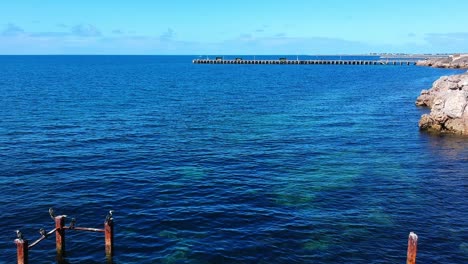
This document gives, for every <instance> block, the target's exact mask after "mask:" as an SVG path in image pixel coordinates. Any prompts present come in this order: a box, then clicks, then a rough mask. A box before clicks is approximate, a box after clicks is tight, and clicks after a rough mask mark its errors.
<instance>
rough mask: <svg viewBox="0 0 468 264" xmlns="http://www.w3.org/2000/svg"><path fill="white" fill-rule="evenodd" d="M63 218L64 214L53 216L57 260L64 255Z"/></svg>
mask: <svg viewBox="0 0 468 264" xmlns="http://www.w3.org/2000/svg"><path fill="white" fill-rule="evenodd" d="M65 218H66V216H64V215H59V216H56V217H54V220H55V228H56V231H55V243H56V247H57V260H59V261H61V260H63V259H64V257H65V228H63V227H64V226H65Z"/></svg>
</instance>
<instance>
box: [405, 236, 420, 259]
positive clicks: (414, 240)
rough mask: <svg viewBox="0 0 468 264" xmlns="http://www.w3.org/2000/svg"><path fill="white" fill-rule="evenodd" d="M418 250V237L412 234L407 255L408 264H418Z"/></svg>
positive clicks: (409, 238) (409, 237)
mask: <svg viewBox="0 0 468 264" xmlns="http://www.w3.org/2000/svg"><path fill="white" fill-rule="evenodd" d="M417 248H418V235H416V234H415V233H413V232H410V234H409V236H408V252H407V254H406V264H416V251H417Z"/></svg>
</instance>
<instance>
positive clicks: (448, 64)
mask: <svg viewBox="0 0 468 264" xmlns="http://www.w3.org/2000/svg"><path fill="white" fill-rule="evenodd" d="M416 65H418V66H430V67H434V68H453V69H468V54H456V55H450V56H448V57H445V58H433V59H427V60H421V61H418V62H416Z"/></svg>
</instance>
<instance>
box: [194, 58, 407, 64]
mask: <svg viewBox="0 0 468 264" xmlns="http://www.w3.org/2000/svg"><path fill="white" fill-rule="evenodd" d="M192 63H194V64H265V65H267V64H278V65H282V64H284V65H318V64H322V65H401V66H403V65H406V66H409V65H416V61H415V60H287V59H278V60H244V59H240V58H237V59H233V60H225V59H219V58H218V59H194V60H193V61H192Z"/></svg>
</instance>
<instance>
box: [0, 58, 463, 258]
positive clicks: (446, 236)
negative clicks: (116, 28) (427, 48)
mask: <svg viewBox="0 0 468 264" xmlns="http://www.w3.org/2000/svg"><path fill="white" fill-rule="evenodd" d="M198 57H199V56H0V201H1V202H0V214H1V217H0V226H1V228H0V230H1V232H0V263H15V261H16V255H15V254H16V246H15V244H14V243H13V241H14V239H15V230H17V229H19V230H21V231H22V233H23V234H24V236H25V238H26V239H28V240H29V241H30V242H31V241H34V240H35V239H37V238H39V237H40V235H39V232H38V230H39V229H40V228H44V229H47V230H51V229H52V228H53V227H54V222H53V220H52V219H51V218H50V216H49V214H48V209H49V208H50V207H53V208H54V209H55V211H56V212H57V214H65V215H68V218H69V219H70V218H72V217H73V218H76V222H77V226H84V227H95V228H102V227H103V222H104V219H105V217H106V214H107V212H108V211H109V210H114V219H115V257H114V263H197V264H202V263H404V262H405V260H406V249H407V239H408V234H409V232H411V231H413V232H415V233H416V234H418V236H419V243H418V256H417V261H418V263H467V262H468V221H467V219H468V202H467V201H468V192H467V185H468V173H467V172H468V140H467V139H466V138H462V137H457V136H436V135H430V134H427V133H422V132H420V131H419V130H418V126H417V123H418V120H419V118H420V116H421V115H422V114H423V113H426V112H428V110H427V109H422V108H418V107H416V106H415V105H414V101H415V100H416V97H417V96H418V95H419V93H420V91H421V90H422V89H429V88H430V87H431V84H432V82H434V81H435V80H436V79H438V78H439V77H440V76H442V75H450V74H456V73H460V72H462V71H460V70H448V69H433V68H424V67H416V66H362V65H194V64H192V63H191V62H192V59H195V58H198ZM294 57H295V56H294ZM68 223H69V220H67V224H68ZM66 241H67V242H66V252H67V261H68V263H106V260H105V253H104V238H103V235H102V234H100V233H86V232H79V231H70V230H68V231H66ZM29 258H30V263H35V264H36V263H39V264H40V263H54V262H55V238H54V237H51V238H48V239H46V240H44V241H43V242H41V243H40V244H39V245H38V246H36V247H34V248H32V249H31V250H30V252H29Z"/></svg>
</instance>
